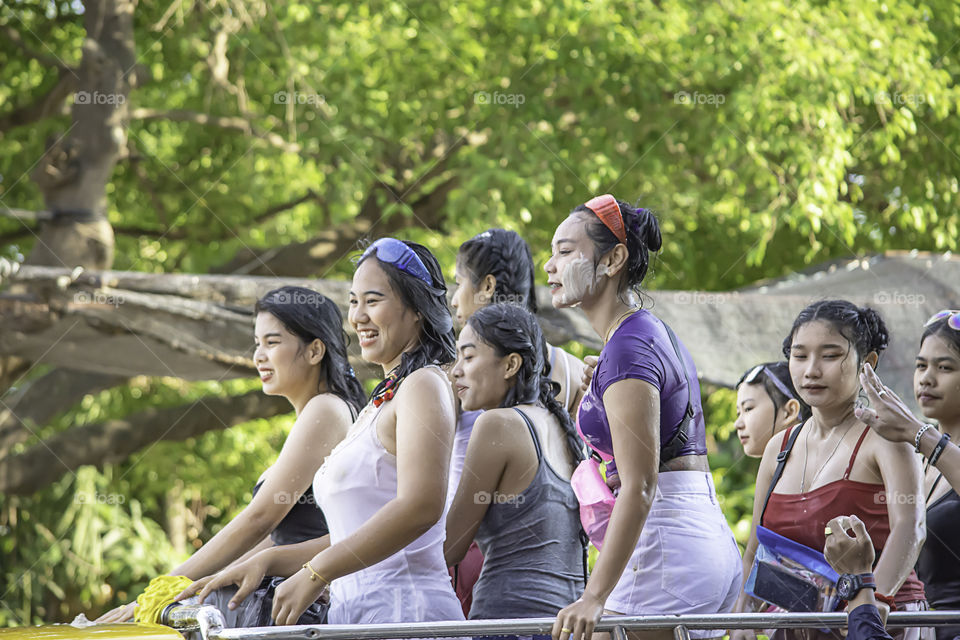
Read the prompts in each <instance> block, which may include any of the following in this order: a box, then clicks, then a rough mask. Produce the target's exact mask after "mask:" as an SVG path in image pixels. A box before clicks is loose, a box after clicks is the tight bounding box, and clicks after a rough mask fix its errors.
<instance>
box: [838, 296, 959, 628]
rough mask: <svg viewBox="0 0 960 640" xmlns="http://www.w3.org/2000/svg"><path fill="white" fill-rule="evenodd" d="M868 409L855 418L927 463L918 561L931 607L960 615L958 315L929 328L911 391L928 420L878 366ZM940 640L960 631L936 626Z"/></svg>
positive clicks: (868, 373)
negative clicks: (923, 536) (913, 409)
mask: <svg viewBox="0 0 960 640" xmlns="http://www.w3.org/2000/svg"><path fill="white" fill-rule="evenodd" d="M860 380H861V383H862V384H863V388H864V390H865V391H866V392H867V397H868V398H869V400H870V408H867V409H858V411H857V417H859V418H860V420H861V421H862V422H864V423H865V424H867V425H869V426H870V428H871V429H872V430H873V431H874V432H876V433H877V434H879V435H881V436H883V437H884V438H886V439H887V440H890V441H892V442H902V443H906V444H908V445H910V446H912V447H914V449H915V451H917V452H919V453H921V454H923V456H924V458H925V459H926V465H925V471H926V476H925V481H924V495H925V496H926V509H927V539H926V541H925V542H924V544H923V548H922V549H921V550H920V557H919V558H918V559H917V575H918V576H919V578H920V579H921V580H922V581H923V587H924V591H925V592H926V595H927V601H928V602H929V603H930V606H931V607H932V608H934V609H943V610H951V609H952V610H956V609H960V535H958V531H960V496H958V492H960V448H958V447H957V445H956V442H957V441H960V311H955V310H953V311H951V310H948V311H941V312H939V313H937V314H935V315H934V316H933V317H932V318H930V320H928V321H927V323H926V325H924V331H923V336H922V337H921V338H920V352H919V353H918V354H917V361H916V368H915V369H914V374H913V391H914V394H915V397H916V399H917V402H918V403H919V405H920V410H921V411H922V413H923V416H924V417H925V418H928V419H930V420H936V421H937V426H936V427H934V426H933V425H930V424H925V423H923V422H921V421H920V420H918V419H917V418H916V417H914V415H913V413H912V412H911V411H910V409H909V408H907V406H906V405H905V404H904V403H903V401H902V400H900V398H899V397H897V394H896V393H894V392H893V391H892V390H891V389H888V388H887V387H885V386H884V385H883V382H881V381H880V378H879V377H878V376H877V374H876V373H875V372H874V371H873V369H872V368H870V367H869V365H868V366H867V367H864V372H863V373H862V374H861V376H860ZM935 631H936V635H937V640H952V639H953V638H955V637H957V636H960V625H957V626H951V627H937V628H936V629H935Z"/></svg>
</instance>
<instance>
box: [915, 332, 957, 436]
mask: <svg viewBox="0 0 960 640" xmlns="http://www.w3.org/2000/svg"><path fill="white" fill-rule="evenodd" d="M913 392H914V394H915V395H916V398H917V402H918V403H919V404H920V410H921V411H922V412H923V415H924V416H925V417H927V418H930V419H932V420H937V421H939V422H946V423H953V424H956V423H957V422H960V354H958V353H957V351H956V350H955V349H954V348H953V347H952V345H951V344H950V343H949V342H948V341H947V340H944V339H943V338H941V337H940V336H939V335H937V334H934V335H931V336H928V337H927V339H926V340H924V341H923V344H921V345H920V353H918V354H917V365H916V369H915V370H914V372H913Z"/></svg>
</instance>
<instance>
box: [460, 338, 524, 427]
mask: <svg viewBox="0 0 960 640" xmlns="http://www.w3.org/2000/svg"><path fill="white" fill-rule="evenodd" d="M508 358H509V356H503V357H499V356H497V352H496V351H495V350H494V348H493V347H491V346H490V345H489V344H487V343H485V342H483V341H482V340H481V339H480V337H479V336H478V335H477V332H476V331H474V330H473V327H471V326H470V325H469V324H468V325H467V326H465V327H464V328H463V331H461V332H460V337H459V338H458V339H457V361H456V363H455V364H454V366H453V371H452V372H451V375H453V388H454V391H456V393H457V397H458V398H460V404H461V406H462V407H463V409H464V410H465V411H475V410H477V409H495V408H497V407H499V406H500V404H501V403H502V402H503V399H504V397H506V395H507V391H509V390H510V380H511V378H512V376H509V374H508V367H509V363H508Z"/></svg>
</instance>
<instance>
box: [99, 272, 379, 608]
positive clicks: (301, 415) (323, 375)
mask: <svg viewBox="0 0 960 640" xmlns="http://www.w3.org/2000/svg"><path fill="white" fill-rule="evenodd" d="M254 312H255V313H256V325H255V328H254V344H255V345H256V348H255V350H254V352H253V362H254V365H255V366H256V367H257V370H258V371H259V373H260V380H261V382H262V384H263V392H264V393H265V394H267V395H278V396H283V397H284V398H286V399H287V400H288V401H289V402H290V404H291V405H292V406H293V410H294V413H295V415H296V422H294V424H293V427H292V428H291V429H290V433H289V435H288V436H287V439H286V440H285V441H284V443H283V448H282V449H281V450H280V455H279V456H278V458H277V461H276V462H275V463H274V464H273V465H272V466H271V467H270V468H269V469H267V470H266V471H265V472H264V473H263V475H262V476H261V477H260V481H259V482H258V483H257V485H256V487H254V493H253V499H252V500H251V502H250V504H249V505H247V506H246V507H245V508H244V510H243V511H241V512H240V513H239V514H238V515H237V516H236V517H235V518H234V519H233V520H231V521H230V522H229V523H228V524H227V525H226V526H225V527H224V528H223V529H221V530H220V531H219V532H218V533H217V534H216V535H215V536H213V538H211V539H210V540H209V541H208V542H207V543H206V544H205V545H203V546H202V547H201V548H200V550H199V551H197V552H196V553H194V554H193V556H191V557H190V558H189V559H188V560H187V561H186V562H184V563H183V564H181V565H180V566H178V567H177V568H175V569H174V570H173V571H171V572H170V575H174V576H186V577H188V578H194V579H197V578H202V577H203V576H208V575H210V574H213V573H215V572H217V571H220V570H221V569H223V568H224V567H226V566H228V565H231V564H234V563H239V562H242V561H243V560H244V559H245V558H248V557H250V556H251V555H252V554H253V553H255V552H256V551H258V550H260V549H266V548H270V547H273V546H274V545H289V544H294V543H298V542H302V541H304V540H309V539H312V538H317V537H320V536H323V535H326V533H327V531H328V530H327V523H326V521H325V520H324V516H323V512H322V511H320V510H319V509H317V507H316V504H315V502H314V495H313V487H312V486H311V485H310V482H311V480H312V479H313V475H314V474H315V473H316V471H317V469H318V468H319V466H320V462H321V461H322V460H323V458H324V457H326V456H327V455H328V454H329V453H330V451H331V450H332V449H333V447H334V446H335V445H336V444H337V443H338V442H340V441H341V440H342V439H343V436H344V435H345V434H346V432H347V429H348V428H349V426H350V424H351V422H353V418H354V416H355V415H356V414H357V412H358V411H359V410H360V408H361V407H362V406H363V404H364V402H365V401H366V395H365V394H364V392H363V388H362V387H361V386H360V382H359V381H358V380H357V378H356V377H355V376H354V375H353V370H352V369H351V367H350V364H349V362H348V360H347V346H346V336H345V335H344V333H343V320H342V319H341V316H340V310H339V309H338V308H337V305H336V304H334V303H333V302H332V301H331V300H329V299H328V298H326V297H324V296H323V295H321V294H319V293H317V292H315V291H311V290H310V289H305V288H303V287H281V288H279V289H274V290H273V291H270V292H269V293H267V294H266V295H265V296H263V298H261V299H260V300H259V301H257V303H256V306H255V307H254ZM206 582H208V581H203V580H201V581H198V582H196V583H194V584H193V585H191V587H190V588H189V589H188V590H187V591H185V592H184V593H183V594H182V596H181V597H187V596H189V595H191V594H193V593H195V592H196V591H198V590H199V589H201V588H202V587H203V586H204V585H205V584H206ZM258 586H261V583H260V581H258V582H257V584H256V585H254V587H258ZM263 586H264V587H265V588H269V589H270V591H272V588H273V586H275V585H273V584H271V585H269V586H267V585H263ZM233 595H234V594H233V593H232V592H230V591H229V590H227V589H225V590H223V591H222V592H220V593H218V594H216V598H215V604H216V606H218V608H220V609H221V610H222V611H223V613H224V615H225V616H226V618H227V623H228V624H229V625H230V626H259V625H262V624H269V623H270V621H269V619H267V620H262V619H260V616H259V611H258V610H257V604H258V603H253V602H252V600H251V601H250V602H246V603H244V604H243V605H241V602H242V601H243V600H244V599H243V598H241V599H235V598H234V599H232V596H233ZM231 600H232V602H233V607H230V606H228V601H231ZM238 605H240V606H238ZM323 613H325V612H323ZM132 615H133V603H131V604H130V605H127V606H125V607H121V608H118V609H115V610H114V611H111V612H110V613H108V614H106V615H104V616H103V617H101V618H100V619H99V620H98V622H104V623H106V622H118V621H122V620H126V619H128V618H130V617H131V616H132ZM319 619H322V615H321V616H320V617H318V612H313V615H312V616H310V617H307V618H305V620H304V621H305V622H316V621H318V620H319Z"/></svg>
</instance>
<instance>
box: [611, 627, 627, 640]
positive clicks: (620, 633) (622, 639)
mask: <svg viewBox="0 0 960 640" xmlns="http://www.w3.org/2000/svg"><path fill="white" fill-rule="evenodd" d="M613 640H627V632H626V631H624V629H623V627H622V626H620V625H619V624H618V625H617V626H615V627H614V628H613Z"/></svg>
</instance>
